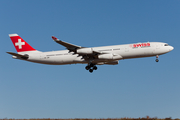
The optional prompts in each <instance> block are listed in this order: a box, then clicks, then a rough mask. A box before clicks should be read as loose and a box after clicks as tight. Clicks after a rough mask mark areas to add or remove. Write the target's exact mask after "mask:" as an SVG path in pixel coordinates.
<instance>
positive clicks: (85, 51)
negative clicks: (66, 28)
mask: <svg viewBox="0 0 180 120" xmlns="http://www.w3.org/2000/svg"><path fill="white" fill-rule="evenodd" d="M76 53H78V54H92V53H93V50H92V48H81V49H78V50H77V51H76Z"/></svg>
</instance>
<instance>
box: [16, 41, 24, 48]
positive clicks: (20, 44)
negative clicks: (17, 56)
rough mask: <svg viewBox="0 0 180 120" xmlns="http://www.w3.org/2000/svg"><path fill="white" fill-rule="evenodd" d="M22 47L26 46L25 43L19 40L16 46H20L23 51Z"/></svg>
mask: <svg viewBox="0 0 180 120" xmlns="http://www.w3.org/2000/svg"><path fill="white" fill-rule="evenodd" d="M22 45H25V42H21V39H18V42H17V43H15V46H18V47H19V49H22Z"/></svg>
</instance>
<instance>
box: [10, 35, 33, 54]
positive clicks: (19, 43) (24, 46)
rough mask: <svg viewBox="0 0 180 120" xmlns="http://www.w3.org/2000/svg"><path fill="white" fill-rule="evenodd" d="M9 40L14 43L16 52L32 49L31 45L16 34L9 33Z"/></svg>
mask: <svg viewBox="0 0 180 120" xmlns="http://www.w3.org/2000/svg"><path fill="white" fill-rule="evenodd" d="M9 37H10V38H11V41H12V42H13V44H14V47H15V48H16V50H17V52H25V51H34V50H36V49H34V48H33V47H31V46H30V45H29V44H28V43H27V42H26V41H24V40H23V39H22V38H21V37H20V36H19V35H18V34H9Z"/></svg>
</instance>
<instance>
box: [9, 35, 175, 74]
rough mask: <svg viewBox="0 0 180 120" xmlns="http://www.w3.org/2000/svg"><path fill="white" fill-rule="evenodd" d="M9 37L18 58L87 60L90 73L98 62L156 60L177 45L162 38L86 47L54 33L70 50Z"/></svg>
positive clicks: (55, 62)
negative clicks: (43, 48) (45, 48)
mask: <svg viewBox="0 0 180 120" xmlns="http://www.w3.org/2000/svg"><path fill="white" fill-rule="evenodd" d="M9 37H10V38H11V40H12V43H13V44H14V47H15V48H16V51H17V52H18V53H14V52H7V53H8V54H11V55H13V58H15V59H20V60H26V61H30V62H35V63H42V64H50V65H65V64H77V63H81V64H87V66H86V67H85V69H86V70H89V72H91V73H92V72H93V70H97V66H96V65H104V64H108V65H117V64H118V63H119V60H122V59H130V58H141V57H151V56H156V62H158V61H159V60H158V56H159V55H162V54H165V53H168V52H170V51H172V50H173V49H174V48H173V47H172V46H170V45H168V44H167V43H163V42H146V43H135V44H124V45H114V46H103V47H90V48H87V47H81V46H77V45H74V44H70V43H67V42H64V41H61V40H59V39H57V38H56V37H54V36H52V39H53V40H54V41H55V42H57V43H58V44H60V45H63V46H64V47H66V49H67V50H60V51H52V52H41V51H38V50H36V49H34V48H33V47H31V46H30V45H29V44H28V43H27V42H26V41H25V40H23V39H22V38H21V37H20V36H19V35H18V34H9Z"/></svg>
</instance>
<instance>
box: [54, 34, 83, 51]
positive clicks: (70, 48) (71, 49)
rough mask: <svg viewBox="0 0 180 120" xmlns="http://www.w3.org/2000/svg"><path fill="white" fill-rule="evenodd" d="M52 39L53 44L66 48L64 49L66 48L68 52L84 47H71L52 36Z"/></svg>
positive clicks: (71, 45)
mask: <svg viewBox="0 0 180 120" xmlns="http://www.w3.org/2000/svg"><path fill="white" fill-rule="evenodd" d="M52 39H53V40H54V41H55V42H57V43H59V44H61V45H62V46H64V47H66V48H67V49H68V50H70V51H75V50H77V49H80V48H85V47H81V46H77V45H73V44H70V43H67V42H64V41H62V40H59V39H57V38H56V37H54V36H52Z"/></svg>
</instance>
